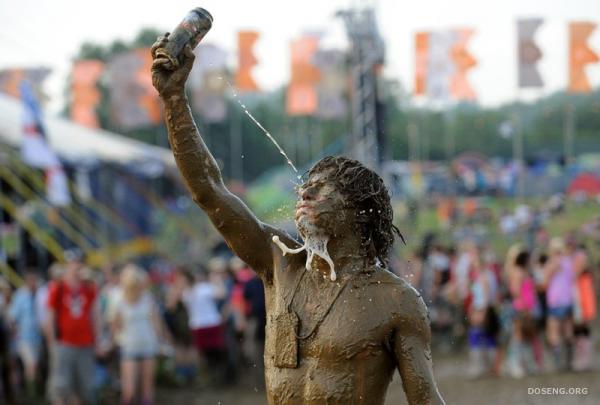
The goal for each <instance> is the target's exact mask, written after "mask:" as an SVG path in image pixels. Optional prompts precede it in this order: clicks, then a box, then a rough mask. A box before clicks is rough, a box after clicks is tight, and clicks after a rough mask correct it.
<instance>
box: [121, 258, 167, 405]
mask: <svg viewBox="0 0 600 405" xmlns="http://www.w3.org/2000/svg"><path fill="white" fill-rule="evenodd" d="M121 290H122V294H121V295H120V298H119V301H120V302H118V303H116V305H115V314H114V326H113V329H114V334H115V335H118V336H119V347H120V350H121V385H122V392H121V396H122V403H123V404H130V403H133V400H134V396H135V392H136V386H135V385H136V384H135V382H136V375H138V374H139V375H140V376H141V385H142V387H141V388H142V403H143V404H151V403H152V401H153V398H154V370H155V358H156V355H157V354H158V350H159V341H160V339H159V336H160V335H161V332H162V326H161V320H160V316H159V313H158V308H157V306H156V304H155V302H154V299H153V297H152V295H151V294H150V292H149V291H148V290H147V276H146V273H145V271H143V270H142V269H140V268H138V267H136V266H135V265H127V266H125V268H124V269H123V272H122V274H121Z"/></svg>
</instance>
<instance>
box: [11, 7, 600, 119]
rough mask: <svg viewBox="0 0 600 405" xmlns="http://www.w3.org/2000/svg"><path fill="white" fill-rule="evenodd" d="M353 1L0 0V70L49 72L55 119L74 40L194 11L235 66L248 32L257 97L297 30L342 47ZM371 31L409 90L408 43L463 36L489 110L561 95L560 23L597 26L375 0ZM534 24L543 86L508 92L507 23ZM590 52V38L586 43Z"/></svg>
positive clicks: (511, 70) (507, 10) (527, 12)
mask: <svg viewBox="0 0 600 405" xmlns="http://www.w3.org/2000/svg"><path fill="white" fill-rule="evenodd" d="M357 3H365V2H364V1H361V2H357V1H356V0H353V1H350V0H302V1H283V0H279V1H275V0H253V1H233V0H202V1H189V0H169V1H162V2H159V1H155V0H144V1H141V0H102V1H76V0H18V1H16V0H0V41H2V45H1V46H0V49H1V50H2V52H1V54H0V68H6V67H21V66H38V65H44V66H48V67H50V68H52V69H53V74H52V76H51V77H50V78H49V80H48V83H47V87H46V90H47V92H48V93H49V95H50V96H51V97H52V98H53V102H52V104H51V105H50V108H51V110H53V111H57V110H58V108H59V106H60V102H61V100H60V97H61V94H62V91H63V85H64V80H65V76H66V74H67V73H68V72H69V69H70V63H71V60H72V58H73V56H74V55H75V54H76V52H77V50H78V48H79V46H80V45H81V43H82V42H84V41H95V42H99V43H103V44H107V43H109V42H111V41H112V40H114V39H117V38H121V39H125V40H130V39H132V38H133V37H134V36H135V34H136V33H137V32H138V31H139V30H140V29H141V28H143V27H156V28H159V29H163V30H171V29H172V28H173V27H174V26H176V25H177V24H178V23H179V21H180V20H181V19H182V17H183V16H184V15H185V14H186V13H187V11H189V10H190V9H192V8H194V7H197V6H202V7H204V8H206V9H207V10H209V11H210V12H211V13H212V15H213V17H214V19H215V21H214V24H213V28H212V30H211V32H210V33H209V34H208V35H207V36H206V38H205V39H204V41H206V42H208V41H210V42H213V43H216V44H219V45H222V46H224V47H225V48H226V49H228V50H229V51H230V52H231V58H232V59H231V60H232V63H235V53H234V52H235V38H236V32H237V31H238V30H240V29H256V30H258V31H259V32H260V33H261V37H260V38H259V41H258V43H257V46H256V55H257V57H258V59H259V65H258V67H257V68H256V69H255V77H256V79H257V81H258V82H259V85H261V86H262V87H263V88H264V89H267V90H269V89H273V88H276V87H278V86H280V85H282V84H284V83H285V82H286V81H287V79H288V78H289V42H290V40H291V39H292V38H294V37H296V36H298V35H299V34H301V33H302V32H304V31H322V32H323V33H324V34H325V35H324V43H325V44H327V45H331V46H344V45H345V43H346V40H345V31H344V27H343V25H342V23H341V21H340V20H339V19H337V18H335V17H334V14H335V12H336V10H339V9H341V8H345V7H348V6H349V5H352V4H357ZM373 3H374V4H375V6H376V9H377V12H378V21H379V26H380V31H381V33H382V35H383V37H384V39H385V40H386V45H387V48H386V52H387V63H386V74H387V76H389V77H394V78H398V79H400V80H401V82H402V84H403V85H404V86H405V87H406V88H407V89H408V90H409V91H412V88H413V71H414V49H413V43H414V40H413V35H414V33H415V32H416V31H419V30H436V29H444V28H455V27H472V28H474V29H475V31H476V33H475V36H474V37H473V39H472V41H471V43H470V46H469V49H470V50H471V53H472V54H473V55H474V56H475V58H476V59H477V60H478V62H479V65H478V66H477V67H476V68H474V69H473V70H472V71H471V73H470V75H469V77H470V81H471V83H472V85H473V87H474V88H475V91H476V92H477V95H478V99H479V101H480V102H481V103H482V104H485V105H495V104H498V103H502V102H504V101H507V100H510V99H514V98H515V97H520V98H533V97H536V96H539V95H541V94H546V93H549V92H552V91H554V90H557V89H560V88H564V87H565V85H566V80H567V64H566V63H567V62H566V61H567V23H568V22H569V21H571V20H587V21H594V22H596V23H600V0H502V1H485V0H483V1H482V0H417V1H402V0H379V1H375V2H373ZM522 17H542V18H544V19H545V24H544V25H543V26H542V27H541V28H540V30H539V31H538V35H537V39H538V44H539V45H540V47H541V48H542V51H543V52H544V59H543V60H542V62H541V63H540V64H539V67H540V71H541V73H542V76H543V78H544V80H545V81H546V87H545V88H544V89H543V90H541V91H540V90H536V91H532V90H529V91H527V92H523V91H521V92H517V89H516V85H515V83H516V60H515V38H516V33H515V21H516V19H517V18H522ZM590 45H591V47H592V49H594V50H595V51H596V52H597V53H600V29H597V30H596V31H595V33H594V35H593V36H592V38H591V40H590ZM588 75H589V77H590V79H591V82H592V85H593V86H600V64H595V65H592V66H590V67H589V68H588Z"/></svg>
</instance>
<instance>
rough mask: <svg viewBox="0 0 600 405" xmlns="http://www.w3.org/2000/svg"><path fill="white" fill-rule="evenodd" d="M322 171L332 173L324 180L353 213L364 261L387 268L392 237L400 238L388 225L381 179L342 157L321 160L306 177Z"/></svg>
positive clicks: (389, 218)
mask: <svg viewBox="0 0 600 405" xmlns="http://www.w3.org/2000/svg"><path fill="white" fill-rule="evenodd" d="M325 170H332V172H331V174H330V175H329V176H327V180H329V181H332V182H333V183H334V184H335V187H336V189H337V190H339V191H340V193H341V194H342V195H343V196H344V202H345V205H346V207H348V208H351V209H355V210H356V212H357V216H356V223H357V225H358V227H359V230H360V235H361V242H362V245H363V247H364V248H365V250H366V254H367V256H368V258H369V259H370V260H372V261H375V259H378V260H379V261H380V262H381V264H382V265H383V266H384V267H387V266H388V261H389V253H390V250H391V249H392V245H393V244H394V234H397V235H398V236H399V237H400V238H401V239H402V241H403V242H404V238H403V237H402V234H401V233H400V230H399V229H398V228H397V227H396V226H395V225H394V224H393V223H392V221H393V217H394V212H393V211H392V204H391V202H390V194H389V192H388V190H387V187H386V186H385V184H384V183H383V179H382V178H381V177H380V176H379V175H378V174H377V173H375V172H374V171H373V170H371V169H369V168H368V167H366V166H364V165H363V164H362V163H360V162H359V161H358V160H354V159H349V158H347V157H344V156H327V157H324V158H323V159H321V160H319V161H318V162H317V163H315V165H314V166H313V167H312V168H311V169H310V170H309V171H308V177H310V176H311V175H313V174H315V173H322V172H323V171H325Z"/></svg>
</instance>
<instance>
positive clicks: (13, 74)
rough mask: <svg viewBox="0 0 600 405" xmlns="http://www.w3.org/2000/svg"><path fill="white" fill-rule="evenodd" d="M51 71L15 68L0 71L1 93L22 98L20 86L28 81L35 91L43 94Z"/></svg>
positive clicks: (41, 68)
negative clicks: (42, 89)
mask: <svg viewBox="0 0 600 405" xmlns="http://www.w3.org/2000/svg"><path fill="white" fill-rule="evenodd" d="M49 74H50V69H48V68H44V67H39V68H14V69H3V70H0V93H5V94H8V95H9V96H11V97H14V98H20V97H21V91H20V89H19V86H20V84H21V82H22V81H23V80H27V81H28V82H29V83H30V84H31V86H33V88H34V90H35V91H36V92H38V93H39V94H41V86H42V83H43V82H44V80H45V79H46V77H47V76H48V75H49Z"/></svg>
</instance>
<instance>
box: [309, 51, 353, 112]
mask: <svg viewBox="0 0 600 405" xmlns="http://www.w3.org/2000/svg"><path fill="white" fill-rule="evenodd" d="M345 61H346V54H345V53H344V52H343V51H341V50H338V49H327V50H319V51H318V52H317V53H316V55H315V65H316V66H317V68H318V69H319V71H320V72H321V80H320V81H319V84H318V86H317V93H318V100H319V108H318V110H317V115H318V116H319V117H321V118H325V119H332V118H343V117H345V116H346V112H347V109H348V103H347V101H346V93H347V92H348V88H349V75H348V70H347V68H346V63H345Z"/></svg>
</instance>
